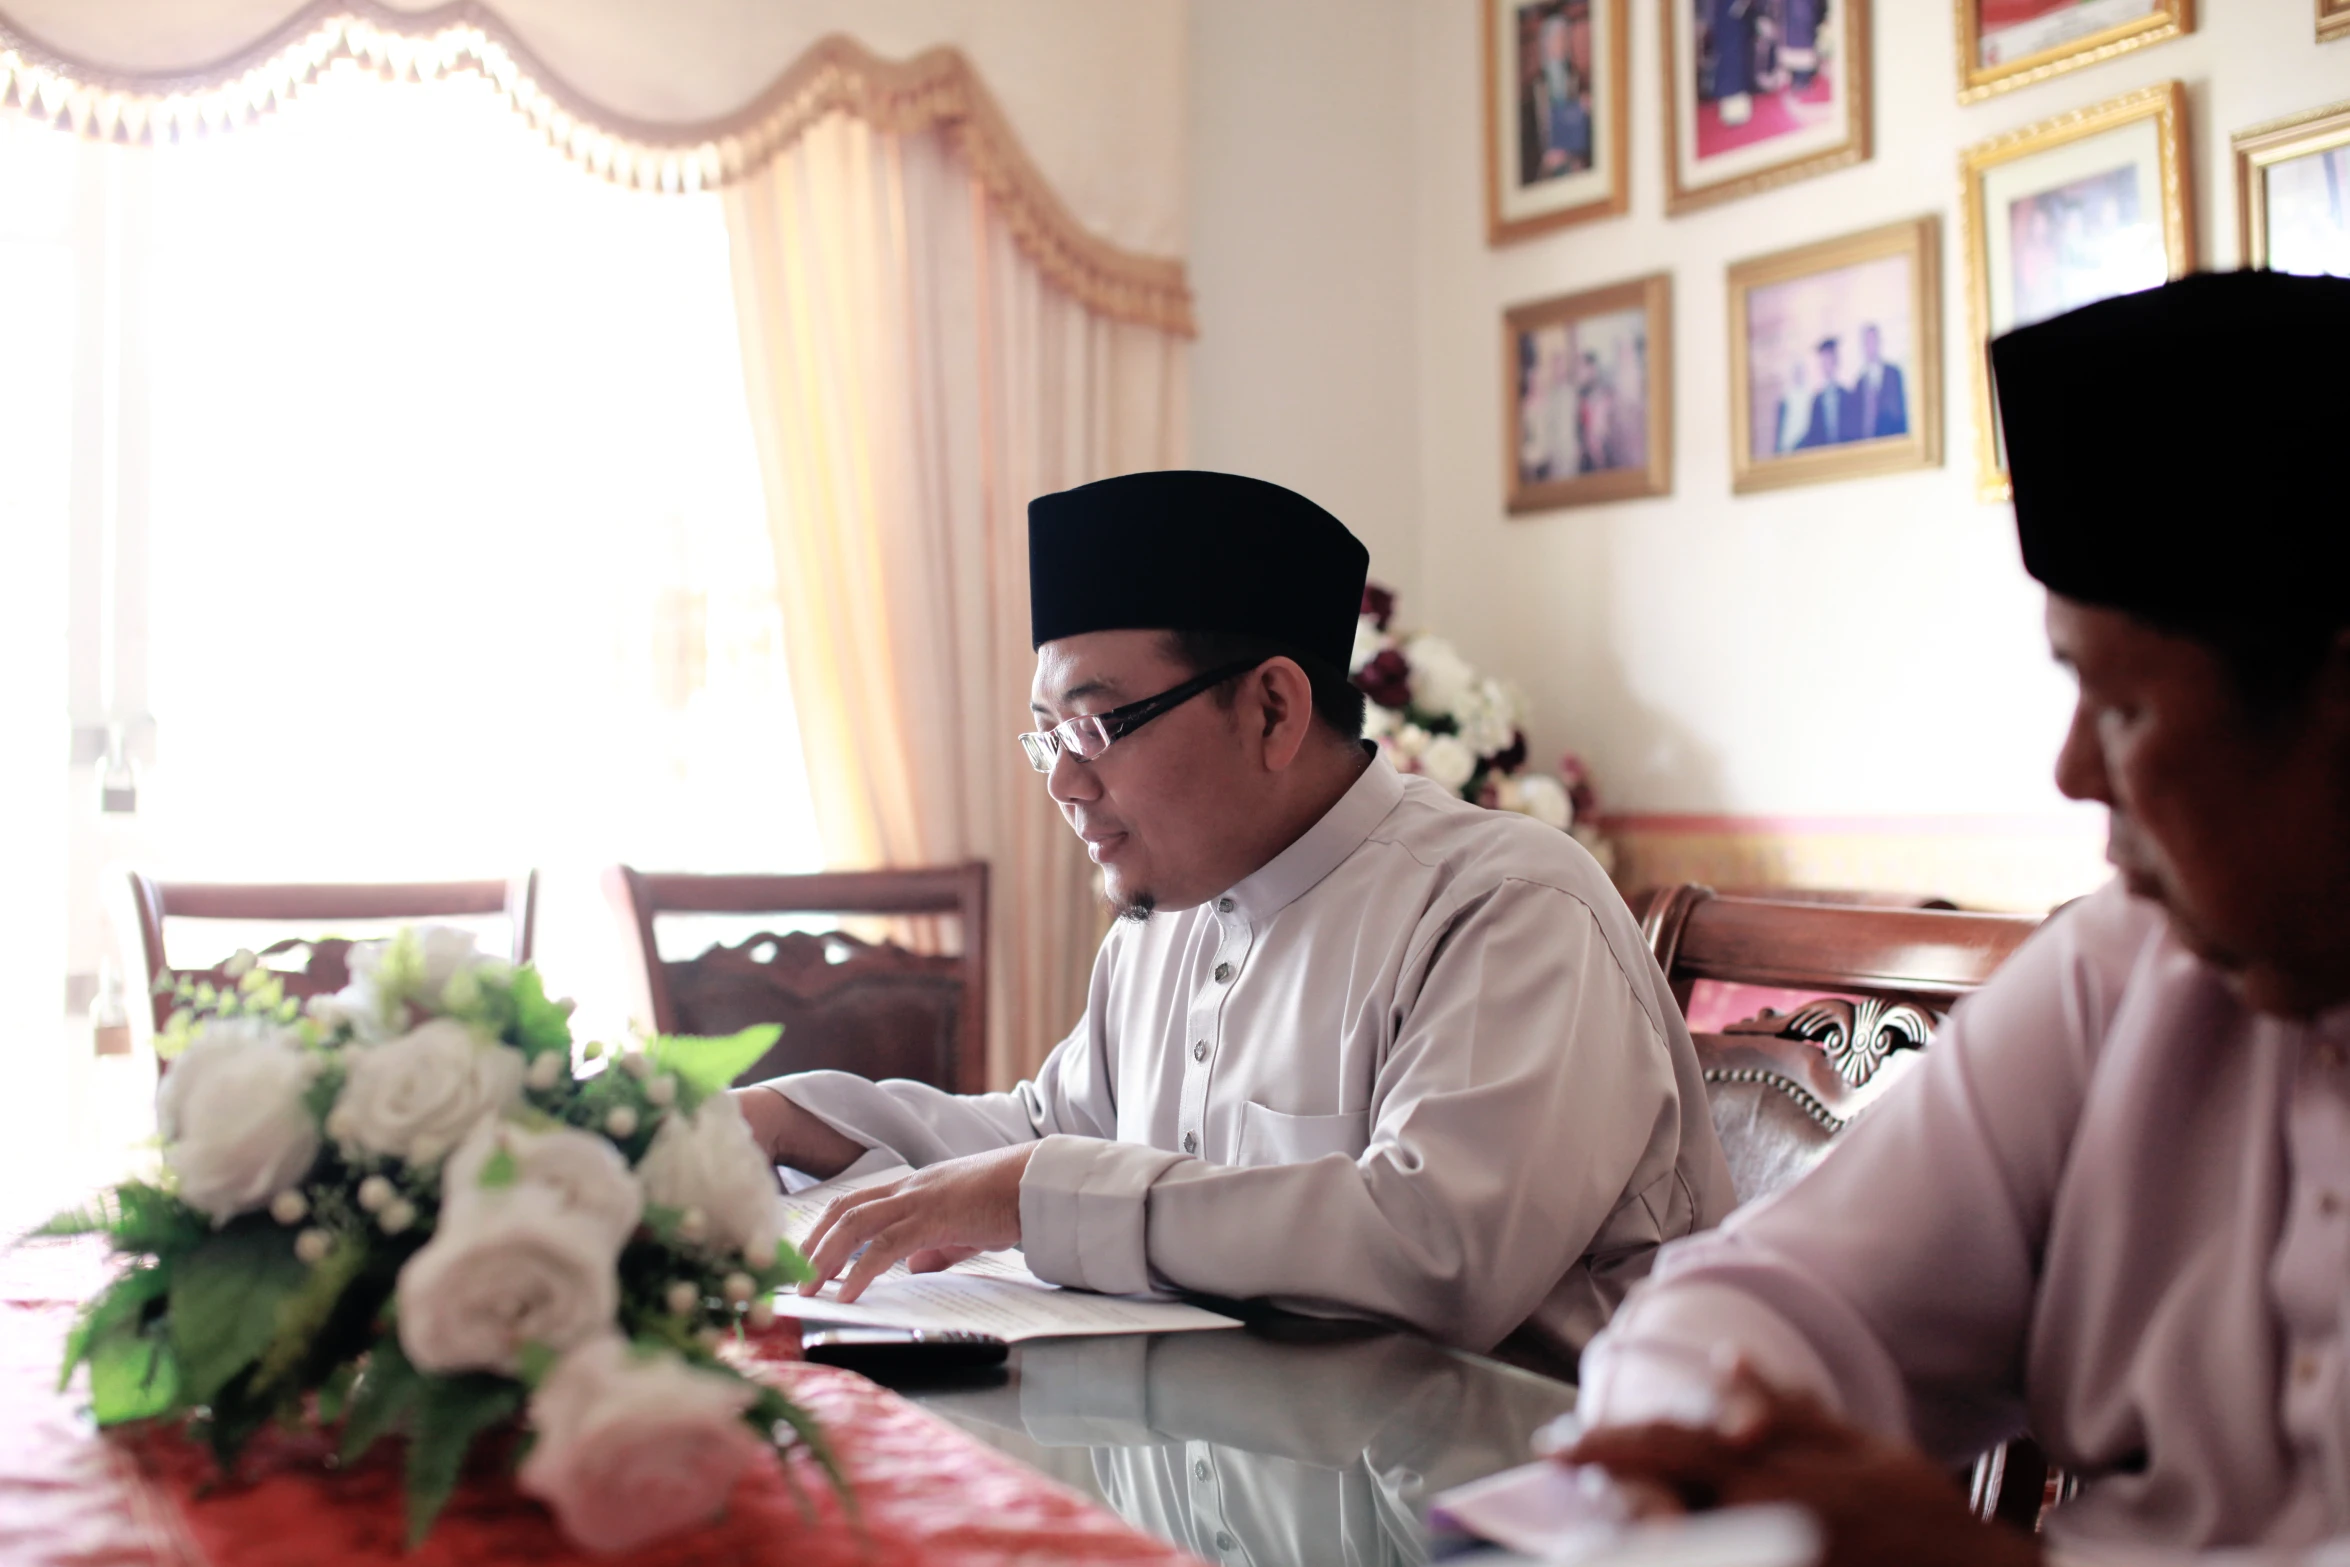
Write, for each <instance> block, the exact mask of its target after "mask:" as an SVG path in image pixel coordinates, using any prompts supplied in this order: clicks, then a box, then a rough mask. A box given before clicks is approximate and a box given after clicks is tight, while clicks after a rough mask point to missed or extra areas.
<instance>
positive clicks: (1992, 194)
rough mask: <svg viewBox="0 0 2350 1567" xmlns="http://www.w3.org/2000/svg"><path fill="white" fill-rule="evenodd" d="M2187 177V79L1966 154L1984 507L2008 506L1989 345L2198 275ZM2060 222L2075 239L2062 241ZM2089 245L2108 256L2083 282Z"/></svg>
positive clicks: (1979, 488) (1962, 165)
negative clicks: (2081, 309)
mask: <svg viewBox="0 0 2350 1567" xmlns="http://www.w3.org/2000/svg"><path fill="white" fill-rule="evenodd" d="M2114 159H2119V160H2120V161H2118V162H2115V161H2111V160H2114ZM2187 168H2188V165H2187V90H2186V88H2185V86H2184V85H2183V84H2181V83H2179V82H2177V81H2170V82H2163V83H2158V84H2157V85H2155V86H2152V87H2147V88H2143V89H2141V90H2140V91H2137V92H2133V93H2125V94H2123V95H2122V96H2121V97H2119V98H2111V99H2108V100H2106V101H2105V102H2103V103H2098V104H2091V105H2089V106H2088V107H2087V108H2082V109H2075V110H2073V111H2072V112H2070V113H2068V114H2060V115H2058V116H2056V117H2055V118H2053V119H2047V120H2041V121H2039V122H2038V123H2036V124H2032V125H2026V126H2024V127H2022V128H2021V129H2019V130H2014V131H2010V132H2008V133H2007V134H2006V135H2004V136H1997V137H1993V138H1992V139H1991V140H1989V141H1986V142H1979V143H1977V144H1976V145H1975V146H1972V147H1969V148H1967V149H1966V150H1965V151H1964V152H1963V153H1961V154H1960V155H1959V183H1960V187H1961V189H1960V198H1959V210H1960V213H1961V215H1962V217H1963V218H1964V221H1965V224H1966V231H1965V246H1966V269H1967V322H1968V344H1967V357H1968V359H1969V360H1970V361H1971V364H1972V376H1973V382H1974V430H1975V478H1976V493H1977V494H1978V495H1980V496H1981V497H1982V499H1983V500H1985V501H2003V500H2005V499H2007V496H2008V484H2007V470H2006V465H2005V463H2004V461H2003V460H2002V457H2001V454H2000V448H1999V428H1998V416H1997V413H1996V411H1995V409H1994V407H1993V404H1992V398H1991V365H1990V355H1989V353H1988V352H1987V350H1988V347H1989V344H1990V340H1991V339H1992V338H1993V337H1995V336H1997V335H1998V334H2000V333H2002V332H2005V331H2007V330H2008V329H2010V328H2011V327H2015V326H2020V325H2023V324H2024V323H2025V322H2027V321H2034V320H2039V319H2042V318H2043V317H2045V316H2047V315H2053V314H2058V313H2060V312H2062V311H2064V310H2069V309H2072V308H2074V307H2076V306H2079V305H2084V304H2088V303H2091V302H2092V301H2093V300H2096V299H2100V298H2107V297H2110V296H2111V295H2114V294H2121V293H2129V292H2132V291H2133V290H2135V289H2138V288H2151V287H2153V286H2155V285H2156V284H2158V283H2161V282H2162V281H2164V280H2165V279H2166V278H2175V277H2180V276H2183V275H2185V274H2186V273H2188V272H2191V271H2193V270H2194V269H2195V208H2194V193H2193V191H2192V189H2191V188H2190V186H2189V185H2188V180H2187ZM2124 171H2127V173H2128V175H2129V178H2128V179H2127V180H2124V179H2122V178H2121V175H2122V174H2123V173H2124ZM2148 186H2151V187H2152V189H2153V191H2154V192H2155V193H2156V195H2157V197H2158V201H2157V206H2158V209H2159V210H2158V211H2157V212H2155V213H2154V214H2153V215H2152V216H2147V215H2145V214H2143V213H2142V212H2140V211H2139V210H2138V209H2139V208H2140V206H2141V204H2142V197H2143V196H2144V195H2145V194H2146V187H2148ZM2083 214H2086V215H2085V216H2084V215H2083ZM2076 218H2079V221H2078V222H2075V221H2074V219H2076ZM2019 225H2021V226H2022V227H2021V231H2020V235H2019ZM2059 225H2069V226H2070V227H2071V228H2072V229H2073V230H2074V232H2072V233H2068V234H2064V235H2060V236H2053V237H2052V230H2053V228H2054V227H2056V226H2059ZM2083 228H2085V229H2087V230H2089V231H2090V232H2089V236H2088V239H2087V240H2086V241H2082V240H2081V237H2080V234H2079V232H2078V231H2079V230H2080V229H2083ZM2157 244H2158V245H2159V254H2158V253H2157V252H2156V248H2155V247H2156V245H2157ZM2059 246H2061V247H2062V249H2060V248H2059ZM2090 246H2101V247H2102V249H2099V250H2098V251H2097V253H2096V255H2095V256H2094V257H2092V258H2090V260H2089V264H2088V266H2087V268H2086V271H2085V273H2084V269H2083V267H2082V265H2081V263H2080V258H2079V255H2078V253H2079V252H2081V251H2083V250H2085V249H2087V248H2089V247H2090ZM2051 256H2058V257H2060V258H2061V259H2057V260H2054V261H2051V260H2050V259H2049V258H2050V257H2051ZM2026 282H2029V283H2030V285H2031V286H2030V287H2029V288H2028V289H2027V288H2026V287H2025V286H2024V284H2025V283H2026Z"/></svg>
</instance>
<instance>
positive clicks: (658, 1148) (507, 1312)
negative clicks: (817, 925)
mask: <svg viewBox="0 0 2350 1567" xmlns="http://www.w3.org/2000/svg"><path fill="white" fill-rule="evenodd" d="M351 969H352V973H353V975H354V976H355V977H354V978H353V980H352V983H351V985H350V986H349V988H347V989H345V990H343V991H341V992H339V993H337V994H335V995H333V996H320V997H316V998H313V1000H312V1001H311V1002H310V1003H309V1004H308V1006H306V1007H305V1006H300V1005H297V1004H296V1003H295V1002H294V1001H292V1000H291V999H289V998H288V997H287V996H286V994H285V990H284V984H283V981H282V980H281V979H280V978H279V977H278V976H277V975H275V974H273V973H272V972H271V971H270V970H268V969H265V968H262V967H259V966H258V965H257V964H256V963H255V961H254V960H253V959H252V958H251V956H250V955H249V954H242V953H240V954H239V955H238V957H237V958H236V959H235V960H233V961H232V963H231V964H230V970H231V972H233V973H236V974H237V975H238V978H237V981H236V984H235V985H234V987H232V988H225V989H223V988H216V987H215V986H213V985H210V984H191V983H189V982H187V981H184V980H183V981H180V982H179V984H178V987H177V994H178V996H179V999H180V1001H181V1006H180V1007H179V1009H178V1011H177V1012H175V1014H174V1015H173V1017H172V1020H171V1023H170V1026H169V1027H168V1028H166V1029H165V1030H164V1032H163V1034H162V1036H161V1038H160V1039H159V1040H158V1042H157V1048H158V1051H159V1053H161V1054H163V1055H164V1056H165V1057H166V1058H167V1059H169V1061H170V1065H169V1066H168V1068H167V1070H166V1073H165V1076H164V1079H163V1086H162V1089H161V1092H160V1095H159V1098H158V1104H157V1110H158V1121H159V1124H160V1130H161V1134H162V1143H163V1161H164V1167H165V1174H164V1176H163V1178H162V1179H161V1180H160V1181H158V1182H143V1181H131V1182H126V1183H124V1184H123V1185H121V1186H119V1187H116V1188H115V1189H114V1190H113V1191H111V1192H110V1193H108V1194H107V1195H106V1197H105V1198H104V1199H103V1200H102V1201H101V1202H100V1203H99V1204H98V1205H97V1206H96V1207H95V1208H93V1209H92V1210H90V1211H87V1212H80V1213H71V1214H65V1215H62V1216H60V1217H59V1218H57V1219H55V1220H52V1221H51V1222H50V1223H49V1224H48V1225H46V1226H44V1227H43V1228H42V1230H40V1231H39V1232H38V1233H40V1234H45V1235H74V1234H89V1233H102V1234H104V1235H106V1236H108V1237H109V1238H110V1239H111V1241H112V1242H113V1245H114V1248H115V1250H116V1251H117V1252H120V1253H122V1254H123V1255H124V1256H125V1257H126V1258H127V1259H128V1260H127V1265H126V1266H125V1267H124V1268H123V1270H122V1271H121V1272H120V1273H119V1274H118V1275H117V1276H116V1278H115V1280H114V1282H113V1283H112V1285H110V1286H109V1287H108V1288H107V1289H106V1290H105V1292H104V1293H102V1294H101V1295H99V1296H98V1298H97V1299H95V1300H94V1301H92V1302H91V1303H90V1305H89V1306H88V1307H87V1308H86V1309H85V1311H84V1312H83V1315H82V1318H81V1321H80V1322H79V1323H78V1324H77V1326H76V1328H75V1331H74V1334H73V1336H72V1338H71V1339H70V1340H69V1342H68V1344H67V1346H66V1365H65V1374H66V1375H68V1376H70V1375H72V1373H73V1371H74V1370H75V1368H77V1367H79V1366H81V1365H84V1364H87V1365H88V1366H89V1368H90V1395H91V1404H92V1408H93V1413H94V1414H95V1415H96V1417H97V1419H98V1421H99V1423H100V1424H102V1425H111V1424H116V1423H119V1422H123V1421H129V1420H143V1419H174V1420H182V1421H185V1422H186V1423H187V1424H188V1426H189V1427H190V1429H191V1430H192V1432H193V1433H194V1434H196V1435H198V1436H200V1437H201V1438H203V1439H204V1440H205V1441H206V1442H207V1443H208V1444H209V1445H210V1446H211V1447H212V1449H213V1451H214V1453H215V1455H216V1456H217V1457H218V1458H219V1460H220V1462H221V1464H222V1466H223V1467H224V1468H226V1467H227V1466H229V1465H230V1464H232V1463H233V1462H234V1460H235V1458H236V1455H237V1453H238V1452H239V1450H240V1449H241V1448H242V1447H243V1445H244V1443H245V1441H246V1440H247V1439H248V1438H249V1437H251V1436H252V1435H253V1434H254V1433H255V1432H257V1431H259V1430H260V1429H261V1428H262V1427H263V1426H264V1425H266V1424H268V1423H269V1422H270V1421H272V1420H291V1421H297V1422H316V1423H321V1424H337V1423H339V1424H340V1426H341V1429H342V1457H343V1461H344V1462H346V1463H348V1462H353V1461H356V1460H357V1459H358V1458H359V1457H360V1456H361V1455H363V1454H364V1453H366V1452H367V1451H368V1450H369V1449H370V1448H372V1447H373V1446H374V1445H375V1443H376V1442H377V1441H378V1440H380V1439H381V1438H383V1437H385V1436H388V1435H393V1434H401V1435H404V1436H405V1437H406V1438H407V1443H408V1452H407V1495H408V1518H409V1529H410V1536H411V1541H412V1542H414V1541H421V1540H422V1539H423V1538H424V1536H425V1535H426V1533H428V1532H429V1531H430V1529H431V1528H432V1524H433V1520H434V1519H435V1518H436V1517H437V1516H438V1515H439V1513H440V1510H441V1507H442V1505H443V1504H444V1503H445V1502H446V1501H447V1500H448V1497H449V1494H450V1492H451V1490H452V1489H453V1488H454V1487H455V1485H456V1481H457V1476H458V1472H459V1470H460V1469H461V1467H462V1466H463V1464H464V1461H465V1456H466V1453H467V1451H468V1450H469V1449H470V1448H471V1447H472V1445H473V1443H474V1440H475V1439H476V1438H477V1437H479V1436H481V1435H483V1434H484V1433H487V1432H492V1431H495V1430H498V1429H501V1428H505V1427H509V1426H512V1425H514V1424H516V1423H517V1422H520V1423H523V1424H525V1425H527V1426H528V1427H529V1428H530V1431H531V1443H532V1445H531V1447H530V1450H529V1455H528V1458H527V1459H526V1461H525V1462H524V1463H523V1464H522V1467H521V1470H520V1474H519V1483H520V1485H521V1487H522V1489H524V1490H525V1491H527V1492H529V1493H530V1494H532V1495H535V1496H538V1497H540V1498H542V1499H544V1500H545V1501H546V1502H547V1503H548V1505H549V1506H550V1507H552V1508H553V1510H554V1512H555V1515H556V1519H557V1522H558V1523H559V1524H561V1526H562V1527H563V1529H564V1530H565V1532H566V1533H568V1534H569V1535H570V1536H571V1537H572V1538H573V1539H574V1540H575V1541H577V1542H578V1543H579V1544H581V1545H583V1546H585V1547H587V1548H589V1549H591V1550H598V1551H616V1550H624V1549H628V1548H631V1547H633V1546H635V1545H637V1544H640V1543H642V1542H643V1541H645V1540H647V1539H650V1538H652V1537H654V1536H655V1535H658V1534H661V1533H666V1532H670V1531H672V1530H675V1529H680V1528H684V1527H687V1526H690V1525H692V1524H695V1523H698V1522H700V1521H702V1520H704V1519H707V1518H709V1517H711V1516H713V1515H714V1514H715V1513H717V1512H718V1511H719V1510H720V1509H721V1508H722V1507H724V1505H725V1503H726V1499H727V1497H728V1496H729V1495H730V1494H731V1493H732V1491H733V1489H734V1485H735V1482H736V1480H737V1479H738V1478H739V1477H740V1476H741V1474H742V1472H743V1470H744V1467H745V1466H746V1465H747V1464H750V1463H752V1462H754V1461H758V1460H759V1459H760V1458H761V1455H763V1454H765V1453H767V1452H771V1451H788V1450H790V1449H792V1448H794V1447H804V1448H806V1449H807V1450H808V1451H810V1452H811V1453H813V1455H814V1456H815V1457H816V1458H817V1459H818V1461H819V1462H821V1463H822V1464H823V1465H824V1466H825V1468H826V1470H827V1471H828V1472H830V1473H831V1474H832V1475H833V1478H834V1483H835V1484H838V1483H840V1478H839V1471H838V1469H837V1468H836V1467H834V1465H833V1460H832V1457H831V1454H830V1453H829V1452H828V1451H827V1450H826V1449H825V1447H824V1443H823V1438H822V1435H821V1433H819V1432H818V1431H817V1429H816V1427H815V1425H814V1424H813V1422H812V1421H811V1420H810V1419H809V1417H808V1415H807V1414H806V1413H805V1411H803V1410H801V1409H799V1408H798V1407H796V1406H795V1405H793V1404H792V1403H791V1402H790V1401H789V1400H787V1399H786V1398H785V1397H784V1396H783V1395H782V1394H781V1393H780V1392H778V1391H776V1390H775V1389H773V1388H771V1387H767V1386H765V1385H763V1384H761V1383H758V1382H754V1381H751V1380H748V1379H746V1378H744V1377H743V1376H741V1375H739V1374H738V1373H736V1372H735V1371H733V1370H731V1369H729V1368H728V1367H727V1366H725V1365H724V1364H722V1363H721V1362H720V1361H719V1359H718V1358H717V1355H716V1351H717V1349H718V1348H719V1347H720V1346H721V1345H722V1344H723V1343H724V1342H725V1340H726V1339H727V1338H728V1337H729V1336H731V1335H736V1334H739V1333H741V1332H743V1331H744V1330H745V1329H747V1328H760V1327H764V1326H765V1325H767V1323H769V1322H770V1321H772V1320H773V1316H774V1311H773V1307H772V1306H771V1305H770V1304H769V1300H768V1297H769V1296H770V1294H771V1293H772V1292H773V1291H775V1290H777V1289H779V1288H781V1287H782V1286H783V1285H785V1284H788V1283H794V1282H797V1281H798V1280H799V1279H801V1278H803V1277H805V1276H806V1273H807V1264H806V1263H805V1261H804V1260H803V1259H802V1258H801V1257H800V1255H799V1253H798V1252H796V1251H794V1250H793V1249H792V1248H791V1247H790V1246H789V1245H788V1244H786V1243H784V1242H782V1241H781V1240H779V1239H778V1237H777V1233H776V1214H775V1186H774V1174H773V1171H772V1170H771V1169H770V1168H769V1167H768V1164H767V1160H766V1157H765V1156H764V1155H763V1154H762V1153H761V1152H760V1150H759V1148H758V1145H757V1144H756V1142H754V1141H753V1139H752V1137H751V1132H750V1129H749V1127H748V1126H747V1125H745V1124H744V1122H743V1119H742V1116H741V1113H740V1112H739V1111H737V1110H736V1109H735V1107H734V1103H733V1101H732V1100H731V1099H729V1098H728V1097H727V1095H726V1093H725V1089H726V1086H727V1084H728V1083H730V1082H731V1081H732V1080H733V1079H734V1077H735V1075H736V1074H737V1073H739V1072H741V1071H742V1070H743V1069H744V1068H745V1067H747V1066H749V1065H750V1064H751V1063H752V1062H753V1061H755V1060H757V1059H758V1058H759V1056H761V1055H762V1054H764V1053H765V1052H766V1051H767V1049H768V1048H769V1047H770V1046H771V1045H773V1044H774V1042H775V1038H776V1034H777V1030H775V1029H773V1028H757V1029H751V1030H748V1031H746V1032H744V1033H742V1034H739V1035H736V1036H734V1037H733V1038H730V1039H670V1038H663V1039H655V1040H652V1041H650V1042H649V1043H648V1044H647V1045H646V1046H645V1047H643V1048H642V1049H630V1050H624V1051H622V1052H620V1053H619V1054H618V1055H617V1056H616V1057H609V1058H608V1057H607V1053H606V1052H605V1051H604V1050H603V1048H602V1047H601V1046H598V1045H593V1044H591V1045H588V1046H586V1047H585V1048H584V1049H583V1050H581V1051H579V1052H577V1054H578V1056H579V1057H580V1063H579V1065H578V1066H575V1064H574V1059H573V1057H574V1051H573V1047H572V1039H571V1026H570V1007H569V1005H568V1004H567V1003H562V1002H556V1001H550V1000H549V999H548V998H547V995H546V992H545V991H544V989H543V988H542V987H541V986H540V983H539V978H538V975H537V973H536V972H535V971H534V970H532V969H530V968H528V967H521V968H517V967H515V966H513V965H512V964H508V963H502V962H499V961H497V960H496V959H493V958H487V957H484V956H482V955H481V954H479V953H478V952H476V951H475V950H474V948H473V944H472V942H471V939H470V938H468V937H466V936H465V935H464V934H463V933H462V932H458V931H453V930H448V929H445V928H426V929H419V930H411V931H406V932H403V933H402V934H401V935H399V936H398V937H396V938H394V939H392V940H390V941H386V942H378V943H372V944H369V945H366V946H362V947H357V948H354V949H353V952H352V963H351Z"/></svg>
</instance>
